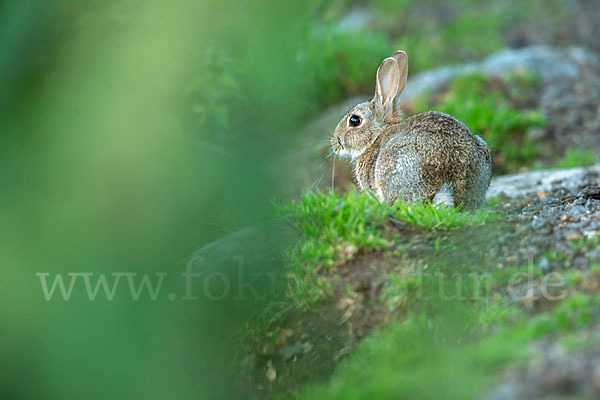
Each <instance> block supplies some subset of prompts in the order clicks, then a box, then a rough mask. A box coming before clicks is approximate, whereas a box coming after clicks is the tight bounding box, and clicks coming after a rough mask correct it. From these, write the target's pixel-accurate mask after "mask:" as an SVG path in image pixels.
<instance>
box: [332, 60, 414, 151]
mask: <svg viewBox="0 0 600 400" xmlns="http://www.w3.org/2000/svg"><path fill="white" fill-rule="evenodd" d="M407 73H408V59H407V57H406V53H405V52H403V51H397V52H395V53H394V55H393V56H392V57H388V58H386V59H385V60H383V62H382V63H381V65H380V66H379V69H378V70H377V79H376V83H375V96H374V97H373V99H372V100H370V101H368V102H365V103H361V104H358V105H356V106H355V107H353V108H352V109H351V110H350V111H348V113H347V114H346V115H345V116H344V118H342V120H341V121H340V123H339V124H338V126H337V128H336V129H335V132H334V133H333V135H332V136H331V148H332V149H333V152H334V153H335V154H336V155H337V156H340V157H346V158H350V159H351V160H354V159H356V157H358V156H360V155H361V154H362V153H363V152H364V151H365V150H366V149H368V148H369V147H370V146H371V145H372V144H373V143H374V142H375V140H376V139H377V138H378V137H379V135H380V134H381V133H383V132H384V131H386V130H387V127H389V126H390V125H393V124H395V123H398V122H400V119H401V113H400V110H399V109H398V104H397V99H398V96H400V93H402V91H403V90H404V86H405V85H406V78H407Z"/></svg>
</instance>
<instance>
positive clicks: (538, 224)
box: [531, 218, 548, 229]
mask: <svg viewBox="0 0 600 400" xmlns="http://www.w3.org/2000/svg"><path fill="white" fill-rule="evenodd" d="M547 225H548V220H547V219H545V218H535V219H534V220H533V221H531V227H532V228H533V229H541V228H544V227H545V226H547Z"/></svg>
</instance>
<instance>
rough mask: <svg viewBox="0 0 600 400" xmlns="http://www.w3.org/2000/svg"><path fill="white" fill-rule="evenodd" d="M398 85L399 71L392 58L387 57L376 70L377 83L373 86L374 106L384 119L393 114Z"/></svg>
mask: <svg viewBox="0 0 600 400" xmlns="http://www.w3.org/2000/svg"><path fill="white" fill-rule="evenodd" d="M399 84H400V69H399V68H398V63H397V62H396V60H395V59H394V58H393V57H388V58H386V59H385V60H383V62H382V63H381V65H380V66H379V69H378V70H377V83H376V86H375V104H376V105H377V107H378V108H379V109H380V110H381V111H382V114H383V116H384V117H389V116H391V115H392V114H393V112H394V100H395V98H396V94H397V93H398V86H399Z"/></svg>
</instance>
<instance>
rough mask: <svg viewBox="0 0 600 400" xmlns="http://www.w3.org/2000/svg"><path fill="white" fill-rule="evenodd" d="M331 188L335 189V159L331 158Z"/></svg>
mask: <svg viewBox="0 0 600 400" xmlns="http://www.w3.org/2000/svg"><path fill="white" fill-rule="evenodd" d="M331 190H333V191H335V160H331Z"/></svg>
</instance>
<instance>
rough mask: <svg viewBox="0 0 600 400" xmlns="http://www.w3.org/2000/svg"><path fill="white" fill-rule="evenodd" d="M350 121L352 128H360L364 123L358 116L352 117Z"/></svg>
mask: <svg viewBox="0 0 600 400" xmlns="http://www.w3.org/2000/svg"><path fill="white" fill-rule="evenodd" d="M348 121H349V122H350V126H359V125H360V123H361V122H362V120H361V119H360V117H359V116H358V115H351V116H350V118H349V120H348Z"/></svg>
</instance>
